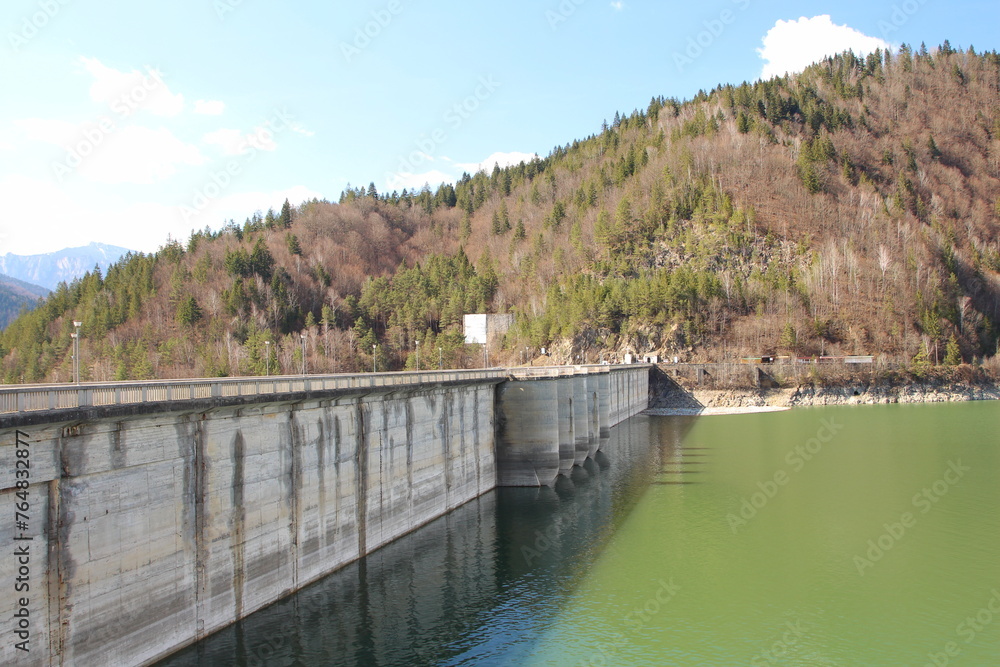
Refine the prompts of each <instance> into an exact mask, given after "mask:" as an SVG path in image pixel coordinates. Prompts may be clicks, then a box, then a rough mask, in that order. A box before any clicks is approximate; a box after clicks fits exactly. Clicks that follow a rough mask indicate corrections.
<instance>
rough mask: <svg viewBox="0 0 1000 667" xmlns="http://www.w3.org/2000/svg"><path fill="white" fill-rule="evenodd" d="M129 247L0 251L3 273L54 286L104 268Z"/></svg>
mask: <svg viewBox="0 0 1000 667" xmlns="http://www.w3.org/2000/svg"><path fill="white" fill-rule="evenodd" d="M129 252H131V251H129V250H128V249H126V248H119V247H118V246H112V245H106V244H104V243H91V244H89V245H85V246H81V247H79V248H65V249H63V250H59V251H56V252H49V253H45V254H42V255H14V254H12V253H7V254H5V255H0V273H5V274H7V275H9V276H11V277H13V278H17V279H18V280H23V281H26V282H30V283H34V284H36V285H41V286H43V287H46V288H48V289H55V288H56V287H57V286H58V285H59V283H61V282H67V283H69V282H72V281H74V280H76V279H77V278H80V277H82V276H83V275H84V274H85V273H87V272H88V271H93V270H94V267H95V266H98V267H100V269H101V271H107V270H108V267H109V266H111V265H112V264H114V263H115V262H117V261H118V260H119V259H121V258H122V257H123V256H124V255H126V254H127V253H129Z"/></svg>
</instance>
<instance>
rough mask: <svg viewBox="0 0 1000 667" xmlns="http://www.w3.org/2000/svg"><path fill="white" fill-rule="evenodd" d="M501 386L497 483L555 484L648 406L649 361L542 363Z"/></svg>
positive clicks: (516, 484)
mask: <svg viewBox="0 0 1000 667" xmlns="http://www.w3.org/2000/svg"><path fill="white" fill-rule="evenodd" d="M496 392H497V398H496V411H497V412H496V422H497V440H496V452H497V454H496V456H497V484H498V485H499V486H549V485H551V484H553V483H554V482H555V480H556V477H557V476H558V475H559V474H560V473H562V474H566V473H567V471H568V470H570V469H571V468H572V467H573V465H582V464H583V462H584V461H585V460H586V459H587V458H593V457H594V455H595V454H596V453H597V452H598V451H599V450H600V448H601V446H602V444H604V443H607V441H608V438H609V437H610V434H611V427H612V426H615V425H616V424H620V423H621V422H623V421H625V420H626V419H628V418H629V417H632V416H633V415H636V414H638V413H640V412H642V411H643V410H645V409H646V408H647V407H648V405H649V367H648V366H637V367H632V368H630V367H628V366H620V367H615V368H613V369H609V368H608V367H603V366H586V367H563V368H556V369H539V370H538V371H537V372H536V373H534V374H531V375H524V376H519V377H513V378H511V380H510V381H508V382H504V383H503V384H500V385H498V386H497V390H496ZM571 443H572V446H571ZM571 457H572V462H571V461H570V459H571Z"/></svg>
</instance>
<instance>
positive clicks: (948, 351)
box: [944, 334, 962, 366]
mask: <svg viewBox="0 0 1000 667" xmlns="http://www.w3.org/2000/svg"><path fill="white" fill-rule="evenodd" d="M961 363H962V348H961V347H959V345H958V339H956V338H955V334H952V335H951V338H949V339H948V346H947V347H946V348H945V353H944V365H945V366H958V365H959V364H961Z"/></svg>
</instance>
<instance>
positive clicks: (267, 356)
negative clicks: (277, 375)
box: [264, 340, 271, 377]
mask: <svg viewBox="0 0 1000 667" xmlns="http://www.w3.org/2000/svg"><path fill="white" fill-rule="evenodd" d="M264 350H265V352H264V375H266V376H268V377H270V376H271V341H269V340H265V341H264Z"/></svg>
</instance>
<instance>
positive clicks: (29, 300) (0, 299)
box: [0, 273, 49, 331]
mask: <svg viewBox="0 0 1000 667" xmlns="http://www.w3.org/2000/svg"><path fill="white" fill-rule="evenodd" d="M48 293H49V291H48V290H47V289H45V288H44V287H40V286H39V285H32V284H31V283H26V282H23V281H21V280H17V279H16V278H11V277H10V276H5V275H3V274H2V273H0V331H2V330H3V328H4V327H6V326H7V325H8V324H10V323H11V322H13V321H14V320H15V319H17V316H18V315H20V314H21V311H22V310H31V309H32V308H34V307H35V304H37V303H38V301H39V300H40V299H41V298H42V297H44V296H45V295H46V294H48Z"/></svg>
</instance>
